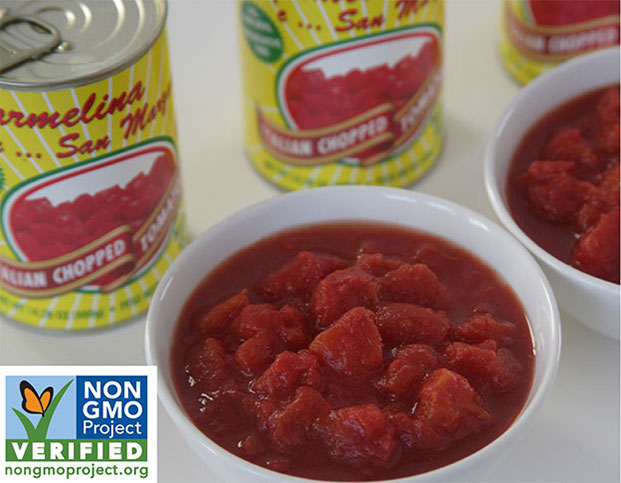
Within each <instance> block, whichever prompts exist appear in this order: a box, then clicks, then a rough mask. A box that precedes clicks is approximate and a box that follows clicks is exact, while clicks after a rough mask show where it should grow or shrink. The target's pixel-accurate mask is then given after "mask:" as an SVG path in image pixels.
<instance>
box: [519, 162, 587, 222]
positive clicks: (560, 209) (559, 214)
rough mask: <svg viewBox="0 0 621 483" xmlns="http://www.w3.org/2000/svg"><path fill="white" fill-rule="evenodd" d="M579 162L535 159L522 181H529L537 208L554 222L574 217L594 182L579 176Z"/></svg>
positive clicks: (527, 188)
mask: <svg viewBox="0 0 621 483" xmlns="http://www.w3.org/2000/svg"><path fill="white" fill-rule="evenodd" d="M574 170H575V163H572V162H567V161H534V162H533V163H531V165H530V166H529V168H528V171H527V173H526V175H525V176H524V177H523V179H522V181H521V182H524V183H525V184H526V192H527V196H528V200H529V202H530V205H531V207H532V208H533V210H534V211H535V212H536V213H537V214H539V215H540V216H542V217H543V218H545V219H547V220H549V221H552V222H554V223H566V222H570V221H572V220H573V217H574V215H575V213H576V212H577V211H578V210H579V209H580V207H581V206H582V204H583V203H584V202H585V201H586V200H587V197H588V193H589V192H590V191H591V190H592V189H593V188H594V186H593V185H592V184H591V183H589V182H587V181H582V180H580V179H578V178H576V177H575V176H574V175H573V174H572V173H573V171H574Z"/></svg>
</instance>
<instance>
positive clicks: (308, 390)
mask: <svg viewBox="0 0 621 483" xmlns="http://www.w3.org/2000/svg"><path fill="white" fill-rule="evenodd" d="M329 409H330V408H329V405H328V404H327V403H326V401H325V400H324V399H323V397H321V394H319V393H318V392H317V391H316V390H315V389H313V388H312V387H308V386H301V387H299V388H298V389H297V390H296V391H295V396H294V398H293V400H292V401H291V402H290V403H289V404H287V405H286V406H285V407H284V408H283V409H281V410H279V411H276V412H274V413H273V414H272V415H271V416H270V418H269V421H268V433H267V437H268V439H269V441H270V442H271V443H272V444H273V445H274V447H276V448H278V449H279V450H280V451H282V452H284V453H288V452H291V451H292V450H294V449H296V448H298V447H300V446H303V445H304V443H305V442H306V441H307V440H308V439H309V438H311V437H312V436H313V435H312V432H313V423H314V422H315V420H316V419H317V418H318V417H319V415H320V414H322V413H325V412H327V411H329Z"/></svg>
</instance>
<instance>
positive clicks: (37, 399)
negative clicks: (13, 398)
mask: <svg viewBox="0 0 621 483" xmlns="http://www.w3.org/2000/svg"><path fill="white" fill-rule="evenodd" d="M19 390H20V392H21V394H22V409H23V410H24V411H26V412H27V413H30V414H40V415H41V417H45V411H47V408H48V407H49V405H50V402H51V401H52V398H53V397H54V388H53V387H51V386H49V387H46V388H45V389H44V390H43V392H41V395H39V394H38V393H37V391H36V390H35V388H34V387H32V384H30V383H29V382H28V381H26V380H24V381H22V382H20V383H19Z"/></svg>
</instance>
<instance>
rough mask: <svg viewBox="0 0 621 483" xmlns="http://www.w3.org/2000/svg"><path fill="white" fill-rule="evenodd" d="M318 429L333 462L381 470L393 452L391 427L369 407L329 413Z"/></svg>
mask: <svg viewBox="0 0 621 483" xmlns="http://www.w3.org/2000/svg"><path fill="white" fill-rule="evenodd" d="M319 427H320V432H321V435H322V439H323V441H324V444H325V445H326V448H327V449H328V453H329V455H330V457H331V458H332V459H334V460H336V461H343V462H346V463H349V464H350V465H354V466H366V467H376V466H379V467H382V466H385V465H387V464H388V462H389V461H390V460H391V459H392V458H393V456H394V455H395V452H396V451H397V439H396V437H395V430H394V428H393V427H392V425H389V424H388V422H387V421H386V418H385V417H384V414H383V413H382V411H381V409H379V408H378V407H377V406H375V405H373V404H363V405H361V406H349V407H345V408H341V409H335V410H332V411H330V412H329V413H328V415H327V416H326V417H324V418H322V420H321V422H320V423H319Z"/></svg>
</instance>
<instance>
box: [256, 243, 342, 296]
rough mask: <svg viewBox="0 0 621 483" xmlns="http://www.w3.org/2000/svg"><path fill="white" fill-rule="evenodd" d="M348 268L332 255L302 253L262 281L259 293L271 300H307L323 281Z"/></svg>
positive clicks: (259, 285) (258, 289)
mask: <svg viewBox="0 0 621 483" xmlns="http://www.w3.org/2000/svg"><path fill="white" fill-rule="evenodd" d="M346 267H347V263H346V262H345V261H344V260H341V259H340V258H337V257H334V256H332V255H326V254H321V253H312V252H309V251H302V252H300V253H298V254H297V255H296V256H295V258H294V259H293V260H291V261H290V262H288V263H287V264H285V266H283V267H282V268H280V269H279V270H277V271H275V272H273V273H270V274H269V275H267V276H266V277H265V278H264V279H263V280H261V281H260V282H259V284H258V285H257V292H258V293H259V294H260V295H262V296H263V297H265V298H267V299H270V300H280V299H284V298H287V297H292V296H293V297H300V298H302V299H304V300H306V299H309V298H310V296H311V294H312V291H313V289H314V288H315V286H316V285H317V284H318V283H319V281H320V280H321V279H323V278H324V277H325V276H326V275H328V274H330V273H332V272H334V271H335V270H341V269H344V268H346Z"/></svg>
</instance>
